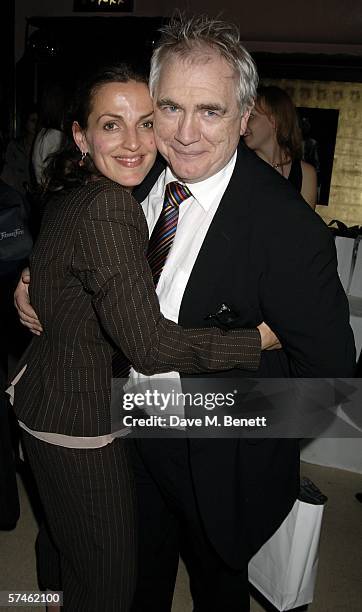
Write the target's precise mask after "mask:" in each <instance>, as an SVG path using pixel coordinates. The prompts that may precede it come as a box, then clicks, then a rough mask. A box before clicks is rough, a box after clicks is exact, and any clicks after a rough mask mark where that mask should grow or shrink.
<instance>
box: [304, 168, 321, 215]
mask: <svg viewBox="0 0 362 612" xmlns="http://www.w3.org/2000/svg"><path fill="white" fill-rule="evenodd" d="M301 164H302V175H303V180H302V189H301V194H302V196H303V198H304V199H305V201H306V202H307V203H308V204H309V206H310V207H311V208H313V210H315V207H316V204H317V189H318V183H317V173H316V171H315V168H314V167H313V166H312V165H311V164H307V163H306V162H304V161H302V162H301Z"/></svg>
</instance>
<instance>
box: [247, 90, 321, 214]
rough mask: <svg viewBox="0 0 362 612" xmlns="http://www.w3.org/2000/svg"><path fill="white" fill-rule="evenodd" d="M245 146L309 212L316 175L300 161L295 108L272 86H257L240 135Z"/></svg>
mask: <svg viewBox="0 0 362 612" xmlns="http://www.w3.org/2000/svg"><path fill="white" fill-rule="evenodd" d="M244 141H245V143H246V144H247V146H248V147H249V148H250V149H252V150H253V151H255V153H256V154H257V155H258V156H259V157H260V158H261V159H263V160H264V161H265V162H267V163H268V164H269V165H270V166H272V167H273V168H274V169H275V170H276V171H277V172H279V174H281V175H282V176H283V177H284V178H285V179H288V181H289V182H290V183H292V185H294V187H295V188H296V189H297V190H298V191H299V192H300V193H301V195H302V196H303V198H304V199H305V201H306V202H307V203H308V204H309V206H310V207H311V208H313V210H314V209H315V207H316V204H317V172H316V170H315V168H314V167H313V166H312V165H311V164H308V163H307V162H305V161H303V160H302V154H303V139H302V132H301V129H300V127H299V121H298V115H297V111H296V108H295V106H294V104H293V102H292V100H291V98H290V97H289V95H288V94H287V93H286V92H285V91H284V90H283V89H281V88H280V87H276V86H274V85H270V86H265V87H259V89H258V92H257V98H256V102H255V107H254V109H253V110H252V112H251V114H250V118H249V121H248V126H247V129H246V132H245V134H244Z"/></svg>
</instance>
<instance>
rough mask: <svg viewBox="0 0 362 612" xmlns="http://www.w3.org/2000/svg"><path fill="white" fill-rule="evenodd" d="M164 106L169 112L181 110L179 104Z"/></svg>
mask: <svg viewBox="0 0 362 612" xmlns="http://www.w3.org/2000/svg"><path fill="white" fill-rule="evenodd" d="M163 108H164V110H165V111H167V112H168V113H176V112H177V111H178V110H179V108H178V106H173V105H169V106H164V107H163Z"/></svg>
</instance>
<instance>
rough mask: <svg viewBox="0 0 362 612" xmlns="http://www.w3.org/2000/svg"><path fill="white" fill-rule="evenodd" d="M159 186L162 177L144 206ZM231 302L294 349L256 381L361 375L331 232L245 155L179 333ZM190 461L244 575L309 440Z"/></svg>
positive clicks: (207, 447)
mask: <svg viewBox="0 0 362 612" xmlns="http://www.w3.org/2000/svg"><path fill="white" fill-rule="evenodd" d="M158 171H159V168H158ZM156 176H157V172H156ZM154 181H155V175H152V174H151V176H150V178H149V182H148V184H147V183H146V184H144V185H143V186H142V188H141V190H139V191H138V193H137V197H138V199H139V200H141V198H142V197H144V196H145V194H146V192H147V190H149V189H150V187H151V185H152V182H154ZM223 302H225V303H227V304H228V305H229V306H230V307H231V308H232V309H233V310H234V311H235V312H237V313H238V314H239V317H238V320H237V321H236V322H235V324H238V325H240V326H244V325H246V326H250V325H251V326H252V325H256V324H258V323H260V321H262V320H264V321H266V322H267V323H268V324H269V325H270V326H271V328H272V329H273V330H274V331H275V333H276V334H277V335H278V337H279V338H280V340H281V343H282V345H283V350H278V351H264V352H263V354H262V358H261V363H260V367H259V369H258V371H257V372H256V373H255V376H259V377H276V378H282V377H290V376H292V377H305V378H309V377H319V378H323V377H351V376H353V370H354V362H355V350H354V340H353V334H352V331H351V328H350V326H349V312H348V303H347V299H346V296H345V294H344V292H343V289H342V286H341V284H340V281H339V278H338V274H337V260H336V251H335V247H334V242H333V238H332V236H331V233H330V232H329V230H328V228H327V227H326V225H325V224H324V223H323V221H322V220H321V219H320V217H318V216H317V215H316V214H315V213H314V212H313V211H312V209H311V208H310V207H309V206H308V205H307V204H306V202H305V201H304V200H303V199H302V198H301V196H300V195H299V194H298V193H297V191H296V190H295V189H294V187H293V186H292V185H290V183H288V181H286V180H285V179H284V178H283V177H281V176H280V175H279V174H278V173H277V172H275V170H274V169H272V168H271V167H270V166H268V165H267V164H265V163H264V162H263V161H261V160H260V159H259V158H258V157H257V156H256V155H255V154H254V153H252V152H250V151H249V150H248V149H247V148H246V147H245V146H244V145H240V147H239V150H238V157H237V162H236V166H235V170H234V173H233V176H232V178H231V180H230V183H229V185H228V188H227V189H226V192H225V194H224V197H223V198H222V201H221V203H220V206H219V208H218V210H217V212H216V214H215V217H214V219H213V222H212V224H211V226H210V228H209V231H208V233H207V236H206V238H205V240H204V243H203V245H202V248H201V250H200V252H199V255H198V257H197V260H196V262H195V265H194V267H193V270H192V273H191V276H190V279H189V282H188V284H187V287H186V290H185V293H184V296H183V300H182V303H181V308H180V314H179V322H180V324H181V325H183V326H201V325H203V324H204V317H205V314H207V313H210V312H216V311H217V309H218V307H219V306H220V304H222V303H223ZM221 375H222V376H240V375H241V376H243V375H244V376H246V375H247V376H250V373H247V372H244V373H243V372H242V371H240V370H239V371H236V370H232V371H230V372H227V373H223V374H221ZM190 460H191V467H192V472H193V478H194V483H195V490H196V495H197V498H198V503H199V507H200V511H201V516H202V518H203V522H204V525H205V528H206V530H207V533H208V535H209V537H210V539H211V541H212V543H213V545H214V546H215V548H216V550H217V551H218V552H219V553H220V555H221V556H222V557H223V558H224V559H225V560H226V561H227V562H228V563H229V564H230V565H231V566H232V567H239V566H240V565H241V564H242V563H243V562H244V561H245V558H249V557H250V555H252V554H253V553H254V552H255V551H256V550H257V549H258V548H259V547H260V545H261V544H262V543H263V542H264V541H266V539H268V538H269V537H270V535H271V534H272V533H273V532H274V531H275V529H276V528H277V527H278V525H279V524H280V523H281V522H282V520H283V519H284V518H285V516H286V515H287V514H288V512H289V510H290V508H291V506H292V505H293V503H294V500H295V499H296V496H297V494H298V492H299V444H298V441H296V440H288V439H285V440H260V439H258V440H256V439H254V440H249V441H248V440H242V439H227V440H216V439H214V440H201V439H200V440H196V439H191V440H190Z"/></svg>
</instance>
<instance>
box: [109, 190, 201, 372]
mask: <svg viewBox="0 0 362 612" xmlns="http://www.w3.org/2000/svg"><path fill="white" fill-rule="evenodd" d="M191 195H192V194H191V192H190V190H189V189H188V188H187V187H186V185H181V183H177V182H176V181H174V182H172V183H169V184H168V185H167V187H166V190H165V198H164V201H163V207H162V211H161V213H160V216H159V218H158V220H157V223H156V225H155V227H154V229H153V232H152V235H151V238H150V241H149V244H148V251H147V259H148V263H149V264H150V268H151V271H152V276H153V282H154V283H155V287H156V286H157V283H158V281H159V278H160V276H161V272H162V270H163V266H164V265H165V262H166V259H167V256H168V254H169V251H170V249H171V246H172V243H173V240H174V237H175V234H176V228H177V222H178V213H179V206H180V204H181V202H183V201H184V200H187V198H189V197H190V196H191ZM112 371H113V376H114V377H117V378H127V377H128V376H129V371H130V364H129V361H128V360H127V358H126V357H125V356H124V355H123V353H121V352H119V353H117V354H116V355H115V356H114V358H113V362H112Z"/></svg>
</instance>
